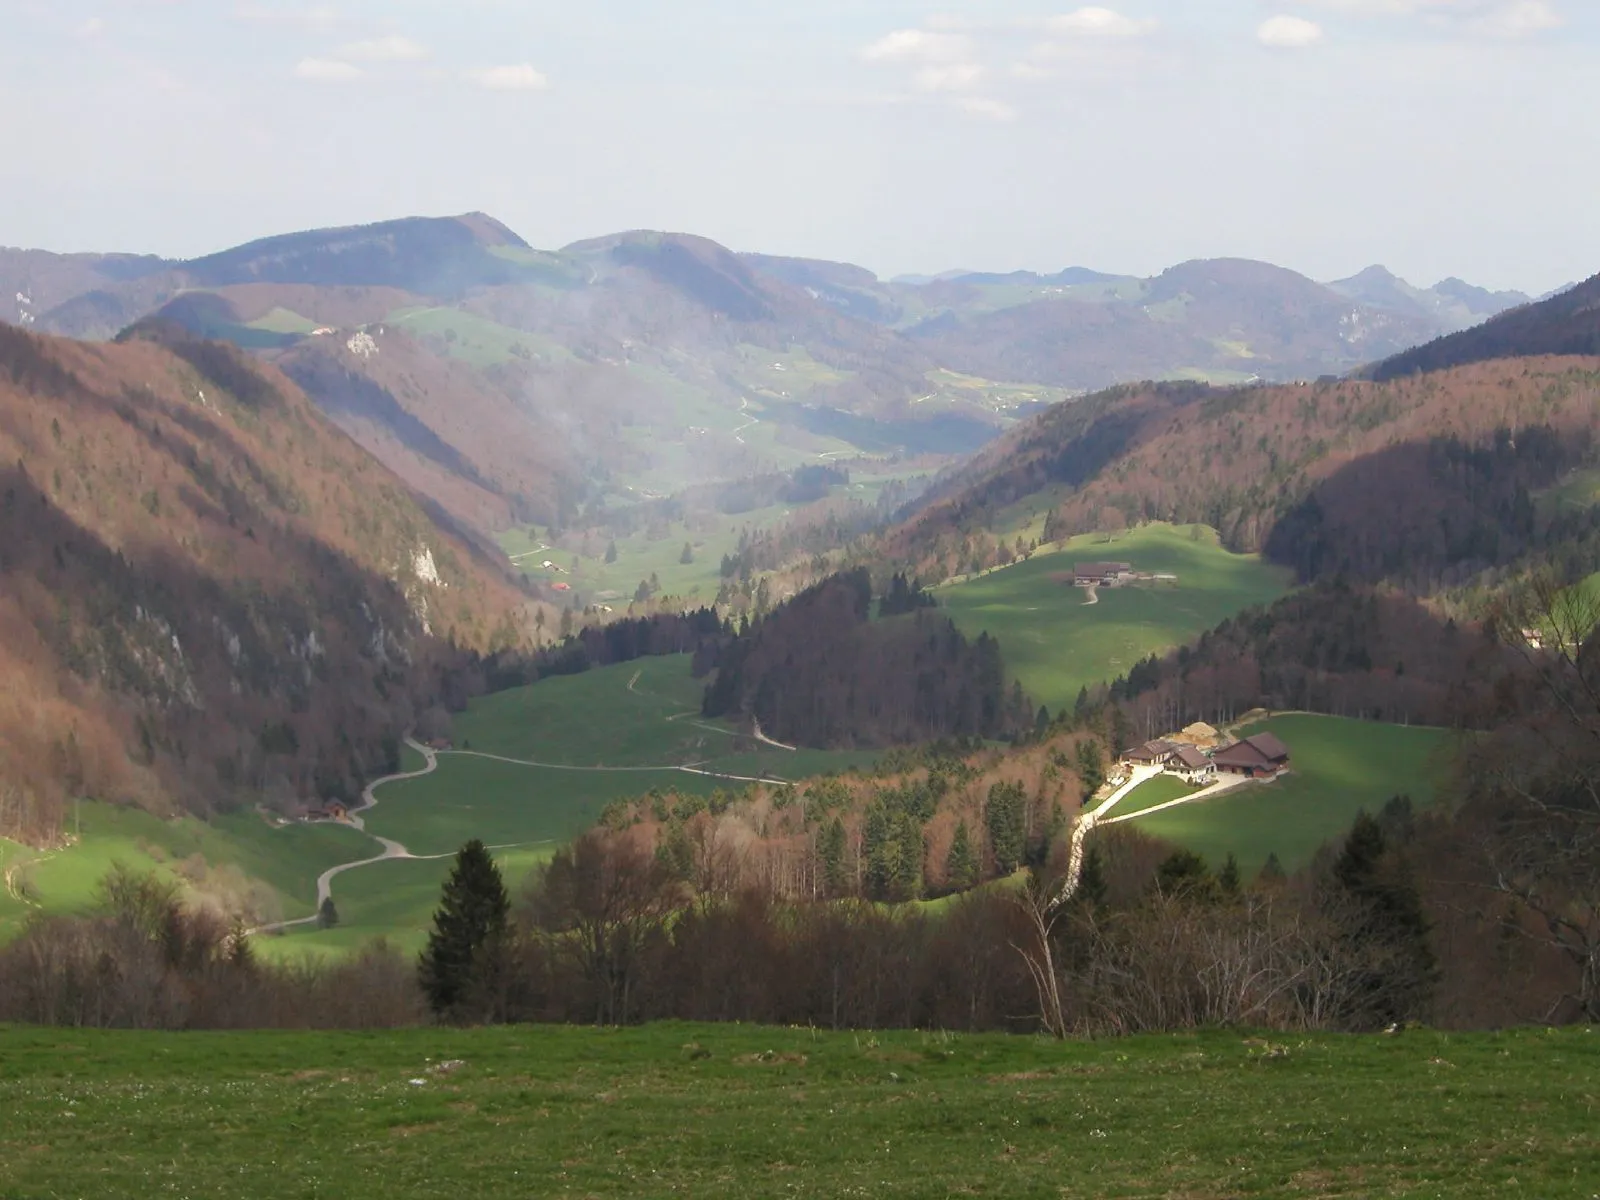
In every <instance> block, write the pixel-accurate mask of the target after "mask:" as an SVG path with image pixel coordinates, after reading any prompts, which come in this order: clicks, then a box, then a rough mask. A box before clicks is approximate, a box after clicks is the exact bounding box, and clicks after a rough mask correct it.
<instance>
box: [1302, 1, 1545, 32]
mask: <svg viewBox="0 0 1600 1200" xmlns="http://www.w3.org/2000/svg"><path fill="white" fill-rule="evenodd" d="M1297 3H1299V4H1300V5H1301V6H1302V7H1306V8H1320V9H1324V10H1326V11H1329V12H1337V13H1343V14H1345V15H1347V16H1352V17H1421V18H1423V19H1425V20H1427V21H1429V22H1430V23H1432V24H1433V25H1435V26H1439V27H1441V28H1446V29H1449V28H1456V29H1461V28H1465V29H1467V30H1470V31H1471V32H1473V33H1480V34H1487V35H1489V36H1491V37H1510V38H1517V37H1528V36H1531V35H1533V34H1536V33H1545V32H1547V31H1549V30H1552V29H1559V28H1560V27H1561V26H1563V25H1565V24H1566V21H1565V19H1564V18H1563V17H1562V15H1561V12H1560V9H1559V6H1558V2H1557V0H1297Z"/></svg>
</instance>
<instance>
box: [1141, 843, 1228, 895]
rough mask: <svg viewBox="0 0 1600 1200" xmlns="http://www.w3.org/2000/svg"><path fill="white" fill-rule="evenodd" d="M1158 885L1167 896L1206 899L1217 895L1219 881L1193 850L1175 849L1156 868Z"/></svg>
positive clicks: (1204, 861)
mask: <svg viewBox="0 0 1600 1200" xmlns="http://www.w3.org/2000/svg"><path fill="white" fill-rule="evenodd" d="M1156 887H1157V888H1158V889H1159V890H1160V892H1161V893H1162V895H1165V896H1173V897H1179V896H1181V897H1186V898H1188V899H1193V900H1202V901H1204V900H1210V899H1212V898H1213V897H1214V896H1215V895H1216V887H1217V881H1216V880H1214V879H1213V878H1212V877H1211V870H1210V868H1209V867H1207V866H1206V860H1205V859H1203V858H1201V857H1200V856H1199V855H1198V854H1196V853H1195V852H1194V851H1193V850H1174V851H1173V852H1172V853H1171V854H1170V855H1168V856H1167V857H1166V859H1164V860H1163V861H1162V863H1161V865H1160V866H1159V867H1157V868H1156Z"/></svg>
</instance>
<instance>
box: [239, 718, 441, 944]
mask: <svg viewBox="0 0 1600 1200" xmlns="http://www.w3.org/2000/svg"><path fill="white" fill-rule="evenodd" d="M406 745H408V746H410V747H411V748H412V749H413V750H415V751H417V752H418V753H420V754H421V755H422V757H423V758H424V759H426V760H427V764H426V765H425V766H424V767H423V768H422V769H421V770H420V771H401V772H399V773H397V774H394V775H385V776H383V777H382V778H381V779H374V780H373V781H372V782H371V783H369V784H367V786H366V787H364V788H362V789H361V803H360V805H358V806H357V807H355V808H352V809H351V810H350V812H349V813H348V814H347V817H346V819H347V820H348V821H349V823H350V824H351V825H354V826H355V827H356V828H357V829H359V830H361V832H362V833H366V834H367V836H368V837H369V838H371V839H372V840H373V841H375V842H377V843H378V845H380V846H382V847H383V853H382V854H374V855H372V857H370V858H361V859H357V860H356V861H355V862H347V863H340V864H339V865H338V866H336V867H329V868H328V869H327V870H326V871H324V872H323V873H322V874H321V875H318V876H317V909H316V912H313V913H312V914H311V915H310V916H309V917H301V918H299V919H298V920H295V921H274V922H272V924H270V925H258V926H256V927H255V928H254V929H252V930H250V932H251V933H252V934H256V933H281V932H282V931H283V930H285V929H293V928H295V927H296V926H298V925H314V924H316V922H317V921H318V920H319V919H320V917H321V913H322V906H323V905H324V904H326V903H327V902H328V901H329V900H330V899H332V897H333V881H334V878H335V877H336V876H339V875H342V874H344V873H345V872H346V871H353V870H355V869H356V868H357V867H365V866H369V865H371V864H372V863H375V862H383V861H384V860H385V859H390V858H411V859H418V860H421V861H427V860H431V859H436V858H453V857H454V853H453V852H452V853H451V854H421V855H418V854H413V853H411V851H409V850H407V849H406V848H405V846H404V845H403V844H401V843H400V842H397V841H395V840H394V839H392V838H386V837H379V836H378V835H377V834H375V833H367V826H366V822H365V821H363V820H362V819H361V814H362V813H364V812H366V811H367V810H368V809H369V808H372V807H374V806H375V805H376V804H377V803H378V797H377V790H378V789H379V788H380V787H382V786H383V785H384V784H386V783H398V782H399V781H400V780H402V779H421V778H422V777H423V776H424V775H432V774H433V773H434V772H435V771H437V770H438V769H439V756H438V755H437V754H435V753H434V752H433V750H432V749H430V748H429V747H427V746H424V745H423V744H422V743H421V742H419V741H416V740H415V739H413V738H409V737H408V738H406Z"/></svg>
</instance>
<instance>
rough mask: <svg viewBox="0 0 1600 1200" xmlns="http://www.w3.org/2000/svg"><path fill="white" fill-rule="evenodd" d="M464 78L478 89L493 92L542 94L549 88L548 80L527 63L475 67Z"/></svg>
mask: <svg viewBox="0 0 1600 1200" xmlns="http://www.w3.org/2000/svg"><path fill="white" fill-rule="evenodd" d="M466 76H467V78H468V79H470V80H471V81H472V82H473V83H475V84H477V85H478V86H479V87H482V88H488V89H489V90H490V91H494V92H542V91H544V90H545V89H546V88H548V87H549V86H550V80H549V78H548V77H546V76H545V74H544V73H543V72H542V71H536V70H534V69H533V67H531V66H530V65H529V64H527V63H515V64H512V65H509V66H503V67H477V68H475V69H473V70H471V71H468V72H467V73H466Z"/></svg>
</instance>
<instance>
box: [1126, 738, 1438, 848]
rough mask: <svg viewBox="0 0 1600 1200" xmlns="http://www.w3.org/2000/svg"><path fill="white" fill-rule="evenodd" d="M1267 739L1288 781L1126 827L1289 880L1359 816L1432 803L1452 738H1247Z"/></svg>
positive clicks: (1172, 810)
mask: <svg viewBox="0 0 1600 1200" xmlns="http://www.w3.org/2000/svg"><path fill="white" fill-rule="evenodd" d="M1263 729H1265V730H1270V731H1271V732H1273V733H1275V734H1277V735H1278V736H1279V737H1280V738H1282V739H1283V741H1284V743H1285V744H1286V745H1287V746H1288V747H1289V751H1290V755H1291V765H1292V766H1293V774H1292V775H1289V776H1287V777H1286V778H1283V779H1280V780H1278V781H1277V782H1275V783H1271V784H1267V785H1262V786H1247V787H1244V788H1242V789H1241V790H1240V791H1238V792H1236V793H1229V794H1224V795H1222V796H1219V797H1217V798H1216V799H1213V800H1202V801H1199V802H1197V803H1195V804H1186V805H1182V806H1180V807H1178V808H1170V809H1167V810H1166V811H1165V812H1159V813H1153V814H1151V815H1150V816H1148V817H1140V818H1139V819H1137V820H1135V821H1131V822H1129V823H1128V827H1129V828H1131V829H1137V830H1139V831H1140V832H1142V833H1147V834H1150V835H1151V836H1153V837H1159V838H1164V839H1166V840H1167V841H1171V842H1176V843H1178V844H1179V845H1182V846H1187V847H1188V848H1189V849H1191V850H1193V851H1195V852H1196V853H1197V854H1200V855H1202V856H1203V857H1204V858H1205V859H1206V860H1207V861H1208V862H1209V863H1211V865H1212V866H1213V867H1216V866H1220V865H1221V863H1222V861H1223V859H1225V858H1226V857H1227V856H1228V854H1229V853H1232V854H1234V855H1235V856H1236V857H1237V858H1238V860H1239V866H1240V868H1241V869H1242V870H1243V871H1245V872H1246V874H1247V875H1248V874H1253V873H1254V872H1256V871H1258V870H1260V869H1261V865H1262V864H1263V863H1264V862H1265V861H1266V859H1267V856H1268V855H1269V854H1276V855H1277V856H1278V861H1279V862H1280V863H1282V864H1283V867H1284V869H1285V870H1288V871H1293V870H1296V869H1298V868H1300V867H1302V866H1304V865H1305V864H1306V863H1308V862H1310V861H1311V858H1312V856H1313V855H1314V854H1315V853H1316V852H1317V850H1318V848H1319V847H1321V846H1322V845H1323V843H1325V842H1327V841H1329V840H1331V839H1334V838H1338V837H1340V836H1342V835H1343V834H1344V833H1345V832H1347V831H1348V830H1349V828H1350V823H1351V822H1352V821H1354V820H1355V817H1356V814H1357V813H1359V812H1360V811H1362V810H1363V809H1365V810H1366V811H1367V812H1369V813H1373V814H1376V813H1377V812H1378V810H1379V809H1381V808H1382V807H1383V806H1384V805H1385V804H1386V803H1387V802H1388V801H1389V799H1390V798H1391V797H1393V796H1396V795H1409V796H1410V797H1411V799H1412V802H1413V804H1414V805H1415V806H1416V807H1417V808H1418V809H1422V808H1426V807H1428V806H1430V805H1432V804H1435V803H1437V802H1438V801H1439V800H1440V798H1441V795H1440V790H1439V786H1438V777H1439V772H1440V770H1441V769H1442V768H1443V766H1444V757H1445V756H1446V755H1447V754H1448V751H1449V750H1450V748H1451V746H1452V745H1453V737H1454V735H1452V734H1450V733H1448V732H1446V731H1445V730H1440V729H1425V728H1419V727H1415V726H1402V725H1380V724H1377V723H1376V722H1372V721H1352V720H1345V719H1342V718H1339V717H1318V716H1298V715H1296V716H1283V717H1274V718H1272V719H1271V720H1269V721H1266V722H1264V723H1263V724H1261V725H1259V726H1252V727H1251V728H1249V729H1247V730H1245V731H1244V732H1246V733H1256V732H1259V731H1261V730H1263ZM1141 790H1142V789H1141ZM1122 811H1123V810H1122V809H1121V808H1120V807H1119V808H1118V809H1117V810H1115V811H1114V812H1113V814H1112V815H1118V814H1119V813H1120V812H1122Z"/></svg>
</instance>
